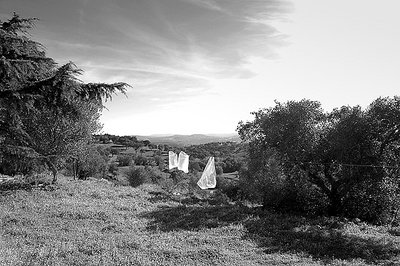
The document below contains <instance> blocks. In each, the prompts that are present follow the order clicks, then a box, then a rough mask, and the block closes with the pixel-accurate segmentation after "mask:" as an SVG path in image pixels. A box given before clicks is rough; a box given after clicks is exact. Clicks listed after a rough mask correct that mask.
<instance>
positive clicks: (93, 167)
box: [76, 147, 108, 179]
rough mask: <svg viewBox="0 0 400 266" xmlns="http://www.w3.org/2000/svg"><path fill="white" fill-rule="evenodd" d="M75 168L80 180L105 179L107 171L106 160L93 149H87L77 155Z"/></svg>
mask: <svg viewBox="0 0 400 266" xmlns="http://www.w3.org/2000/svg"><path fill="white" fill-rule="evenodd" d="M76 166H77V167H76V172H77V176H78V178H80V179H86V178H88V177H96V178H102V177H105V175H106V172H107V169H108V165H107V159H106V158H105V157H103V156H101V154H100V153H99V152H98V151H97V150H96V149H95V148H94V147H89V148H88V149H86V150H84V151H82V152H81V154H79V156H78V159H77V161H76Z"/></svg>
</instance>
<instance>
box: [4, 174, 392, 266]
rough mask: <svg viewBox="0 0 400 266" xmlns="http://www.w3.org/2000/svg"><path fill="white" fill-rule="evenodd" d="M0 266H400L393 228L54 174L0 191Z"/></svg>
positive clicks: (155, 188)
mask: <svg viewBox="0 0 400 266" xmlns="http://www.w3.org/2000/svg"><path fill="white" fill-rule="evenodd" d="M0 225H1V227H0V265H400V239H399V238H400V237H398V235H400V228H389V227H376V226H371V225H367V224H363V223H359V224H354V223H352V222H348V221H341V220H338V219H332V218H315V219H311V218H308V219H306V218H303V217H297V216H288V215H281V214H276V213H271V212H261V210H259V209H257V208H250V207H247V206H244V205H242V204H233V203H231V204H225V205H213V204H212V203H211V202H207V201H196V202H194V201H182V200H178V199H176V198H175V199H174V198H171V197H170V196H169V195H168V194H167V193H166V192H165V191H163V190H162V189H160V188H159V187H157V186H155V185H147V184H145V185H142V186H140V187H138V188H132V187H128V186H115V185H114V184H112V183H110V182H108V181H106V180H96V179H90V180H86V181H72V180H67V178H65V177H61V178H60V181H59V185H58V187H57V188H55V189H53V190H50V191H46V190H39V189H33V190H30V191H25V190H15V191H0Z"/></svg>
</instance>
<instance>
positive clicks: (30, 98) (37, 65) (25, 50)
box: [0, 13, 129, 163]
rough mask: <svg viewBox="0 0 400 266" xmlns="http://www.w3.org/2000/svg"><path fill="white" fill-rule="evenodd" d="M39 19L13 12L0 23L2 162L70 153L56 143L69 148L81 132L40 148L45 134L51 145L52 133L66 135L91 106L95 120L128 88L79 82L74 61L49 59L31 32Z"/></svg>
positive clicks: (86, 113)
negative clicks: (6, 19) (115, 97)
mask: <svg viewBox="0 0 400 266" xmlns="http://www.w3.org/2000/svg"><path fill="white" fill-rule="evenodd" d="M36 20H37V19H36V18H21V17H20V16H19V15H17V14H15V13H14V15H13V16H12V18H11V19H9V20H8V21H0V144H1V145H0V147H1V148H0V162H1V160H4V157H5V156H8V155H14V156H17V157H24V158H28V157H30V158H41V159H43V160H44V161H46V162H48V163H50V160H49V158H51V157H57V156H60V155H62V154H65V151H67V150H68V149H64V148H65V147H64V148H61V146H60V145H58V146H57V145H55V142H56V141H58V142H60V141H61V142H64V143H66V144H68V145H69V144H71V143H72V142H75V141H77V139H76V138H79V137H82V135H79V134H77V132H78V131H79V130H78V131H77V128H75V129H76V130H75V132H74V133H72V134H69V136H70V137H71V136H72V135H73V134H77V136H76V138H75V139H74V140H72V139H68V138H64V139H62V140H61V139H58V140H54V141H55V142H52V143H47V144H45V142H41V143H40V144H39V142H40V139H41V138H43V137H44V136H46V135H47V136H49V137H50V138H49V139H47V140H48V141H51V138H52V137H51V134H50V135H48V133H49V132H51V133H52V134H53V137H54V139H56V138H58V137H59V136H60V135H62V134H64V135H65V132H66V131H68V130H66V129H65V126H68V127H71V126H72V125H73V124H74V123H76V122H77V121H81V122H82V121H84V120H85V119H87V118H88V115H89V113H88V108H89V109H90V108H92V113H91V118H93V119H94V120H96V119H97V118H98V117H97V118H96V117H94V116H93V115H94V114H93V108H95V109H96V110H95V111H94V112H95V113H98V112H99V110H101V108H103V103H104V101H107V100H110V99H111V98H112V95H113V94H114V93H125V91H126V89H127V87H128V86H129V85H128V84H126V83H123V82H120V83H113V84H106V83H84V82H82V81H80V80H79V79H78V78H77V77H78V76H79V75H80V74H82V71H81V70H80V69H78V68H77V67H76V66H75V65H74V64H73V63H72V62H69V63H67V64H65V65H62V66H58V65H57V64H56V62H55V61H54V60H53V59H52V58H50V57H47V56H46V53H45V51H44V47H43V45H42V44H40V43H38V42H35V41H34V40H32V39H31V38H30V37H29V35H28V34H27V33H28V32H29V30H31V29H32V27H33V26H34V22H35V21H36ZM90 106H91V107H90ZM89 124H90V123H89ZM89 124H86V126H88V128H90V129H93V127H92V126H93V123H92V124H91V125H89ZM84 125H85V124H81V127H82V126H84ZM35 127H36V128H35ZM46 127H47V128H49V129H48V130H46V129H45V128H46ZM63 127H64V129H62V128H63ZM88 128H86V129H84V130H83V128H81V130H80V132H81V133H82V134H83V132H85V133H84V134H86V136H87V134H89V132H90V134H91V133H94V132H92V130H87V129H88ZM33 129H36V130H33ZM69 131H70V132H72V131H71V130H69ZM56 132H58V133H56ZM40 134H45V135H42V136H39V135H40ZM57 134H58V135H57ZM56 135H57V137H56ZM78 136H79V137H78ZM64 137H65V136H64ZM61 142H60V143H61ZM50 146H52V147H51V148H50ZM56 146H57V147H58V148H56ZM64 146H65V145H64Z"/></svg>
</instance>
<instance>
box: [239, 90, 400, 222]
mask: <svg viewBox="0 0 400 266" xmlns="http://www.w3.org/2000/svg"><path fill="white" fill-rule="evenodd" d="M253 114H254V115H255V119H254V120H253V121H250V122H247V123H244V122H241V123H240V124H239V126H238V131H239V135H240V136H241V138H242V139H243V140H245V141H248V142H249V144H250V145H249V146H250V163H249V166H250V168H252V170H253V172H257V171H259V169H264V173H262V175H263V176H264V178H266V177H267V176H268V174H269V172H271V171H273V170H272V168H271V167H266V166H268V165H270V163H271V158H273V159H274V161H278V162H279V165H278V166H279V167H278V166H276V167H275V168H274V169H275V171H277V170H279V169H281V171H282V172H283V173H284V174H285V176H286V179H291V180H297V181H298V182H299V184H300V183H302V184H304V183H308V184H309V186H310V187H314V188H315V189H316V191H317V192H318V193H321V194H322V195H324V197H326V198H327V201H328V212H329V213H330V214H332V215H339V214H343V213H347V214H350V213H352V215H355V216H362V217H363V218H366V219H370V220H375V219H377V217H376V215H377V213H378V209H381V211H384V209H385V208H386V207H387V206H383V205H385V204H386V203H388V201H390V200H393V198H390V197H389V196H388V197H389V198H385V196H387V195H388V193H389V190H390V189H398V185H399V180H398V178H397V177H398V173H399V162H400V156H399V155H400V154H399V147H400V98H399V97H394V98H379V99H377V100H375V101H374V102H373V103H372V104H371V105H370V106H369V107H368V108H367V109H366V110H362V109H361V108H360V107H359V106H355V107H349V106H344V107H342V108H339V109H335V110H333V111H332V112H330V113H325V112H323V110H322V109H321V106H320V103H319V102H316V101H310V100H301V101H289V102H287V103H284V104H282V103H279V102H276V105H275V106H274V107H271V108H268V109H263V110H259V111H258V112H255V113H253ZM278 168H279V169H278ZM278 172H279V171H278ZM276 176H277V174H276V173H275V177H276ZM277 183H279V182H277ZM385 186H386V187H385ZM387 186H390V188H389V187H387ZM264 189H266V188H264ZM266 193H268V192H266ZM390 193H391V192H390ZM368 197H369V198H368ZM357 201H359V202H363V204H358V205H357V203H356V202H357ZM388 204H389V203H388ZM362 205H365V206H364V207H365V208H362V207H361V206H362ZM366 205H368V206H366ZM392 207H394V206H393V205H392ZM368 211H369V213H368V214H367V213H366V212H368ZM391 211H393V210H392V209H391V210H388V212H391ZM378 216H379V215H378Z"/></svg>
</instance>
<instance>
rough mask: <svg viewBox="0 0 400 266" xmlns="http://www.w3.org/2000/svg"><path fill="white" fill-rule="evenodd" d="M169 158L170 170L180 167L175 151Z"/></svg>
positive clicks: (171, 152) (170, 153) (169, 154)
mask: <svg viewBox="0 0 400 266" xmlns="http://www.w3.org/2000/svg"><path fill="white" fill-rule="evenodd" d="M168 157H169V170H171V169H173V168H175V167H178V154H176V153H175V152H173V151H169V153H168Z"/></svg>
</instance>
